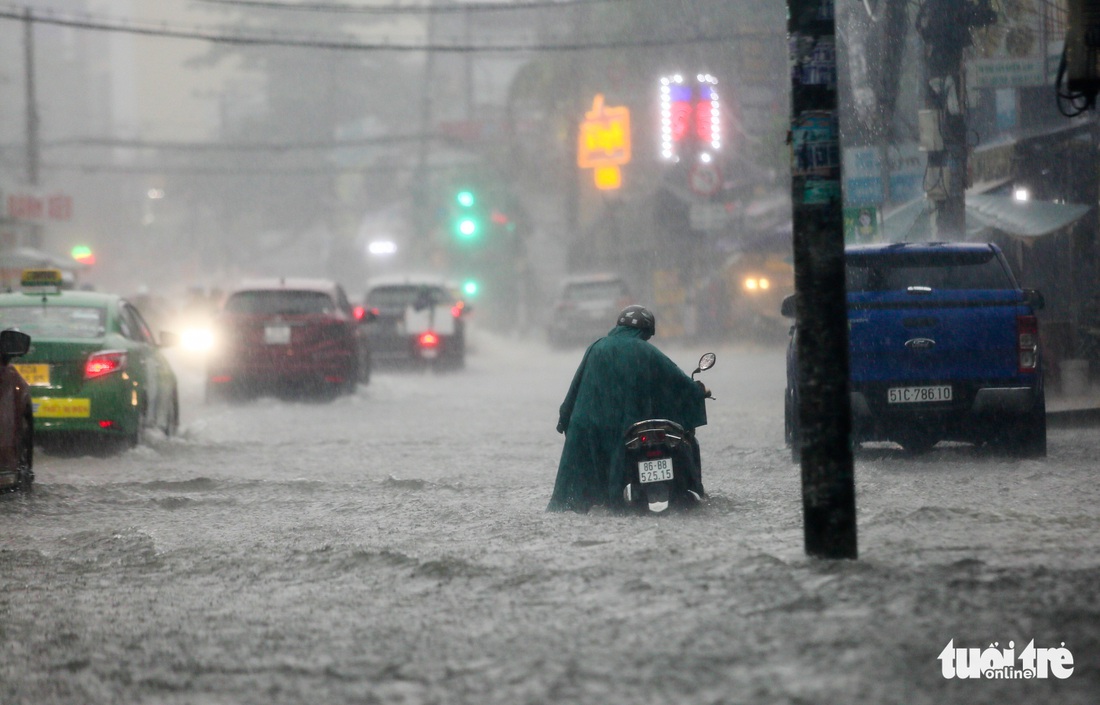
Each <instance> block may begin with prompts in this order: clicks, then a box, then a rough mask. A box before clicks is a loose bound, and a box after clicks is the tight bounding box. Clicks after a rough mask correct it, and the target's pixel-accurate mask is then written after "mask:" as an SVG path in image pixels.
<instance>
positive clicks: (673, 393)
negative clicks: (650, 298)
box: [547, 305, 709, 513]
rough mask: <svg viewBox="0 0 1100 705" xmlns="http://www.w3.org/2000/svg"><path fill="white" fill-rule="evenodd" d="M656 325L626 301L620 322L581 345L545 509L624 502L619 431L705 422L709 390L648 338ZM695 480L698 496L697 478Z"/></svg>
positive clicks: (563, 407)
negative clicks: (664, 422) (645, 424)
mask: <svg viewBox="0 0 1100 705" xmlns="http://www.w3.org/2000/svg"><path fill="white" fill-rule="evenodd" d="M655 331H656V320H655V319H654V317H653V314H652V313H651V312H650V311H649V310H648V309H646V308H645V307H644V306H638V305H633V306H627V307H626V308H625V309H623V310H622V312H621V313H620V314H619V318H618V321H617V325H616V326H615V327H614V328H612V329H611V331H610V332H609V333H608V334H607V335H606V336H605V337H603V338H600V339H599V340H597V341H596V342H594V343H592V345H590V346H589V347H588V349H587V350H585V352H584V358H583V359H582V360H581V364H580V366H579V367H578V368H577V372H576V374H574V375H573V382H572V384H570V385H569V392H568V393H567V394H566V396H565V401H564V402H562V405H561V409H560V410H559V414H558V433H564V434H565V447H564V448H562V453H561V460H560V461H559V463H558V475H557V479H556V480H555V482H554V493H553V495H552V496H551V498H550V504H549V505H548V506H547V511H555V512H561V511H567V510H572V511H575V512H580V513H584V512H587V511H588V510H589V509H590V508H591V507H592V506H593V505H599V504H603V505H608V506H609V507H619V506H622V505H623V504H624V501H623V488H624V487H625V485H626V479H625V475H626V473H625V468H624V465H625V458H626V450H625V446H624V436H625V434H626V431H627V429H628V428H629V427H630V426H631V424H633V423H635V422H637V421H643V420H645V419H654V418H661V419H669V420H672V421H675V422H676V423H678V424H680V425H681V426H683V427H684V428H685V429H689V430H694V429H696V428H698V427H699V426H703V425H705V424H706V423H707V411H706V406H705V403H704V400H705V398H706V397H707V396H708V395H709V392H708V391H707V389H706V387H705V386H703V384H702V383H701V382H697V381H695V380H693V379H692V378H691V377H690V376H688V375H687V374H685V373H684V372H683V371H682V370H681V369H680V368H679V367H677V366H676V363H674V362H673V361H672V360H670V359H669V358H668V357H667V356H666V355H665V354H664V353H662V352H661V351H660V350H658V349H657V348H656V347H655V346H653V345H652V344H650V343H648V342H646V341H648V340H649V338H650V337H651V336H652V335H653V334H654V332H655ZM696 472H698V471H696ZM696 484H697V488H696V490H695V491H696V492H697V494H699V495H700V496H702V495H703V491H702V490H703V488H702V483H701V482H699V481H698V478H696Z"/></svg>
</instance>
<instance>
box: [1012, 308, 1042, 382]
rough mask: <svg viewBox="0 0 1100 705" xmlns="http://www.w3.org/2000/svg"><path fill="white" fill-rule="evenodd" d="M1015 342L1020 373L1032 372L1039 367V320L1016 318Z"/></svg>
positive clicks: (1032, 317) (1024, 317) (1023, 317)
mask: <svg viewBox="0 0 1100 705" xmlns="http://www.w3.org/2000/svg"><path fill="white" fill-rule="evenodd" d="M1016 341H1017V342H1016V346H1017V348H1018V352H1019V361H1020V372H1034V371H1035V370H1036V369H1037V368H1038V367H1039V319H1038V318H1036V317H1035V316H1016Z"/></svg>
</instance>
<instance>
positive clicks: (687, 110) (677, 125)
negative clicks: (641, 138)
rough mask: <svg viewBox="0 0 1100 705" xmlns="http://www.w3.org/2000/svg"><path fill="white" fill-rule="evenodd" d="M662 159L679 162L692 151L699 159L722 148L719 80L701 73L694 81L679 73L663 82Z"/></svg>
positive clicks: (661, 93) (661, 90) (661, 82)
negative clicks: (686, 153) (687, 152)
mask: <svg viewBox="0 0 1100 705" xmlns="http://www.w3.org/2000/svg"><path fill="white" fill-rule="evenodd" d="M660 98H661V106H660V108H661V109H660V115H661V130H660V132H661V158H662V159H664V160H665V161H670V162H675V161H679V159H680V156H681V155H682V154H683V153H684V152H685V151H688V150H689V149H691V148H693V149H691V151H695V152H697V153H698V154H699V156H700V157H701V156H703V155H708V156H709V155H710V154H711V153H713V152H717V151H719V150H721V149H722V105H721V103H720V102H719V99H718V79H717V78H715V77H714V76H711V75H710V74H699V75H697V76H696V77H695V80H694V81H691V80H689V79H685V78H684V77H683V76H681V75H680V74H676V75H673V76H665V77H663V78H661V81H660Z"/></svg>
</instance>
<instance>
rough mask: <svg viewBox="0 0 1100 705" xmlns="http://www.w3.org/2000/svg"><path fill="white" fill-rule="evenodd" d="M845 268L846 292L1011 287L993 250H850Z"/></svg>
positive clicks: (1010, 278) (1007, 276) (1010, 280)
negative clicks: (918, 288)
mask: <svg viewBox="0 0 1100 705" xmlns="http://www.w3.org/2000/svg"><path fill="white" fill-rule="evenodd" d="M845 269H846V272H847V285H848V291H849V292H864V291H904V290H906V289H908V288H909V287H911V286H920V287H929V288H931V289H1012V288H1014V283H1013V280H1012V276H1011V275H1010V274H1009V273H1008V271H1007V270H1006V269H1005V268H1004V267H1003V266H1002V265H1001V261H1000V260H999V259H998V258H997V256H996V255H995V253H994V252H993V251H992V250H971V251H966V252H960V251H957V250H956V251H951V250H944V251H928V250H923V251H920V252H897V251H885V252H875V253H858V254H852V253H849V254H848V255H847V257H846V267H845Z"/></svg>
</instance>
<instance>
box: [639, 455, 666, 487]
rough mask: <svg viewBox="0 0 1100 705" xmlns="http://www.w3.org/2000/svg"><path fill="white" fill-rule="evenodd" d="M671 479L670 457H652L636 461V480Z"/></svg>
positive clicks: (643, 482)
mask: <svg viewBox="0 0 1100 705" xmlns="http://www.w3.org/2000/svg"><path fill="white" fill-rule="evenodd" d="M671 479H672V458H654V459H653V460H643V461H641V462H639V463H638V482H640V483H642V484H643V485H644V484H646V483H649V482H664V481H665V480H671Z"/></svg>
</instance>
